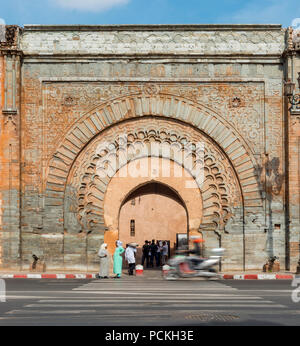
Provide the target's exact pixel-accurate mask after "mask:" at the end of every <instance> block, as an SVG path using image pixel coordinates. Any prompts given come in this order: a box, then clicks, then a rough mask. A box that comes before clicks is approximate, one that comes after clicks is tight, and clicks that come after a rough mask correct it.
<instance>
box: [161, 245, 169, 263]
mask: <svg viewBox="0 0 300 346" xmlns="http://www.w3.org/2000/svg"><path fill="white" fill-rule="evenodd" d="M168 253H169V248H168V244H167V242H165V241H164V242H163V246H162V256H161V260H162V263H161V264H162V265H163V266H164V265H165V264H166V262H167V258H168Z"/></svg>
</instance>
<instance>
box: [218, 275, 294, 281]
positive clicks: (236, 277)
mask: <svg viewBox="0 0 300 346" xmlns="http://www.w3.org/2000/svg"><path fill="white" fill-rule="evenodd" d="M221 277H222V278H223V279H224V280H293V279H294V278H295V275H293V274H244V275H230V274H221Z"/></svg>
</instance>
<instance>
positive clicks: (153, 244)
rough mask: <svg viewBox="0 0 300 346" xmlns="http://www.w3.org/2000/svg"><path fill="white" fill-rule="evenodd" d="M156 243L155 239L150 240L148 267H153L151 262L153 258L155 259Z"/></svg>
mask: <svg viewBox="0 0 300 346" xmlns="http://www.w3.org/2000/svg"><path fill="white" fill-rule="evenodd" d="M157 249H158V248H157V245H156V244H155V240H154V239H153V240H152V243H151V245H150V252H151V256H150V267H152V268H153V262H154V258H155V260H156V261H157V257H156V256H157Z"/></svg>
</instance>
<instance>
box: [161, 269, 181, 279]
mask: <svg viewBox="0 0 300 346" xmlns="http://www.w3.org/2000/svg"><path fill="white" fill-rule="evenodd" d="M178 278H179V277H178V274H177V273H176V272H175V271H169V272H168V273H167V274H165V275H164V279H165V280H177V279H178Z"/></svg>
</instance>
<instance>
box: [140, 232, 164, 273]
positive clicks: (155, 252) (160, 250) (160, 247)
mask: <svg viewBox="0 0 300 346" xmlns="http://www.w3.org/2000/svg"><path fill="white" fill-rule="evenodd" d="M142 251H143V254H142V265H143V266H144V263H145V261H146V267H147V268H150V267H151V268H153V266H154V259H155V262H156V263H155V264H156V267H160V266H163V265H165V264H166V261H167V257H168V255H169V247H168V244H167V242H165V241H163V242H162V241H157V242H155V240H154V239H153V240H152V242H150V241H148V240H145V244H144V246H143V249H142Z"/></svg>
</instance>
